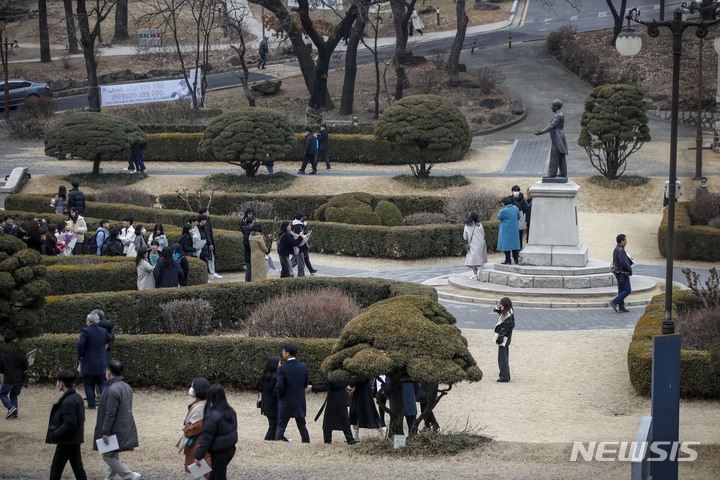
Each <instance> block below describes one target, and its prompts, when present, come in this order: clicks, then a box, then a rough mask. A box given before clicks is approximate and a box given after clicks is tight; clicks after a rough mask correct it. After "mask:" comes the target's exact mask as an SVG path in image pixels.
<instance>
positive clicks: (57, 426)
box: [45, 370, 87, 480]
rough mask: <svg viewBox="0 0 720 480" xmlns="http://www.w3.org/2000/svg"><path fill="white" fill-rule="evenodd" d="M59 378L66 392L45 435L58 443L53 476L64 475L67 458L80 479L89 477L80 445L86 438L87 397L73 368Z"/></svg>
mask: <svg viewBox="0 0 720 480" xmlns="http://www.w3.org/2000/svg"><path fill="white" fill-rule="evenodd" d="M56 378H57V383H56V387H57V389H58V390H59V391H60V392H62V396H61V397H60V400H58V401H57V402H56V403H55V404H54V405H53V406H52V408H51V409H50V422H49V424H48V429H47V435H46V436H45V443H51V444H52V443H54V444H55V445H56V447H55V455H54V456H53V460H52V464H51V465H50V480H60V479H61V478H62V474H63V470H65V465H66V464H67V462H70V467H71V468H72V471H73V474H74V475H75V478H76V479H77V480H86V479H87V475H86V474H85V468H84V467H83V463H82V453H81V450H80V445H82V444H83V442H84V441H85V409H84V408H83V399H82V397H81V396H80V395H79V394H78V393H77V392H76V391H75V387H74V386H73V381H74V380H75V374H74V373H73V372H71V371H70V370H62V371H60V372H59V373H58V374H57V377H56Z"/></svg>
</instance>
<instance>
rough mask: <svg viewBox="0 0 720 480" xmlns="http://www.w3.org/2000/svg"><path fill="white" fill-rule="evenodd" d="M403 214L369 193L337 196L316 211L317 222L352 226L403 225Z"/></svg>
mask: <svg viewBox="0 0 720 480" xmlns="http://www.w3.org/2000/svg"><path fill="white" fill-rule="evenodd" d="M402 219H403V216H402V212H400V209H399V208H398V207H396V206H395V205H394V204H392V203H390V202H389V201H387V200H378V199H376V198H375V197H374V196H373V195H371V194H369V193H360V192H354V193H343V194H341V195H336V196H334V197H333V198H332V199H330V201H329V202H328V203H326V204H324V205H321V206H320V207H319V208H318V209H317V210H315V220H318V221H321V222H323V221H325V222H336V223H349V224H352V225H384V226H388V227H389V226H398V225H402Z"/></svg>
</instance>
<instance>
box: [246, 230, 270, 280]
mask: <svg viewBox="0 0 720 480" xmlns="http://www.w3.org/2000/svg"><path fill="white" fill-rule="evenodd" d="M248 243H249V244H250V281H251V282H260V281H262V280H266V279H267V268H266V266H265V255H267V254H268V253H270V249H269V248H268V247H267V245H266V244H265V237H263V234H262V223H260V222H258V221H256V222H255V223H253V225H252V231H251V232H250V236H249V237H248Z"/></svg>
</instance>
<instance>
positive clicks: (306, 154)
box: [297, 127, 317, 175]
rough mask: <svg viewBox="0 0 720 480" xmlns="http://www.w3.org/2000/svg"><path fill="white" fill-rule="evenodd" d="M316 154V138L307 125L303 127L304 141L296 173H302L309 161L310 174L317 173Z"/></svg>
mask: <svg viewBox="0 0 720 480" xmlns="http://www.w3.org/2000/svg"><path fill="white" fill-rule="evenodd" d="M316 155H317V138H315V135H314V134H313V133H312V129H311V128H310V127H307V128H306V129H305V141H304V142H303V162H302V166H301V167H300V170H298V171H297V173H300V174H302V175H304V174H305V167H307V164H308V163H309V164H310V165H311V166H312V171H311V172H310V175H315V174H316V173H317V157H316Z"/></svg>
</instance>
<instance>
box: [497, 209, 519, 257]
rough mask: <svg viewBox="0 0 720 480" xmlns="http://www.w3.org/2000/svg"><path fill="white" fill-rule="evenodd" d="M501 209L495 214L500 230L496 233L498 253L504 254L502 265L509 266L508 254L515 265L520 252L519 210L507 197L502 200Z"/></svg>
mask: <svg viewBox="0 0 720 480" xmlns="http://www.w3.org/2000/svg"><path fill="white" fill-rule="evenodd" d="M502 204H503V205H504V206H503V208H501V209H500V211H499V212H498V214H497V218H498V220H500V228H499V231H498V242H497V250H498V252H505V261H504V262H503V265H510V253H511V252H512V257H513V260H514V261H515V263H516V264H517V263H518V254H519V251H520V230H519V229H518V221H519V220H520V210H518V209H517V207H516V206H515V205H513V202H512V200H511V199H510V198H509V197H505V198H503V199H502Z"/></svg>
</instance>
